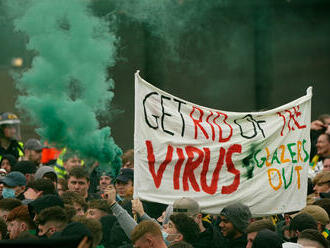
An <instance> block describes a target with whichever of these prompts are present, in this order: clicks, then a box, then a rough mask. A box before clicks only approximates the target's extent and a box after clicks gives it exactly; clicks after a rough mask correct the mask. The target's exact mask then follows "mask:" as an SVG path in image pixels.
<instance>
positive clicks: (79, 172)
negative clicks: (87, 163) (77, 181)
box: [69, 166, 89, 182]
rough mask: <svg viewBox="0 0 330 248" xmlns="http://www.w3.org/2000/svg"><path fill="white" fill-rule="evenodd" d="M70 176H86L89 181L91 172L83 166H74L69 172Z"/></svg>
mask: <svg viewBox="0 0 330 248" xmlns="http://www.w3.org/2000/svg"><path fill="white" fill-rule="evenodd" d="M70 177H75V178H86V179H87V182H89V174H88V171H87V170H86V169H85V168H83V167H81V166H78V167H73V168H72V170H70V172H69V178H70Z"/></svg>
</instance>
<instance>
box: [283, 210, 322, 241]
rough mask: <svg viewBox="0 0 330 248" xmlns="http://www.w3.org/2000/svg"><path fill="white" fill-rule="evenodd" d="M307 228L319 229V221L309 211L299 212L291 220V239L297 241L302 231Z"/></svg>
mask: <svg viewBox="0 0 330 248" xmlns="http://www.w3.org/2000/svg"><path fill="white" fill-rule="evenodd" d="M306 229H314V230H317V223H316V221H315V220H314V218H313V217H312V216H311V215H309V214H307V213H299V214H298V215H296V216H294V217H293V219H292V220H291V222H290V227H289V231H290V241H291V242H294V243H296V242H297V239H298V237H299V235H300V233H301V232H302V231H304V230H306Z"/></svg>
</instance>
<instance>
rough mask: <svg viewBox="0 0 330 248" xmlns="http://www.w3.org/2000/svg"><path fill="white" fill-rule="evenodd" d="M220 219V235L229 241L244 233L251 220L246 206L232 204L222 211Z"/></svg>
mask: <svg viewBox="0 0 330 248" xmlns="http://www.w3.org/2000/svg"><path fill="white" fill-rule="evenodd" d="M220 219H221V221H220V224H219V226H220V228H221V233H222V235H223V236H224V237H226V238H229V239H236V238H239V237H241V236H242V235H243V233H245V231H246V228H247V226H248V224H249V221H250V219H251V212H250V209H249V207H248V206H246V205H243V204H242V203H234V204H231V205H229V206H226V207H225V208H224V209H222V211H221V212H220Z"/></svg>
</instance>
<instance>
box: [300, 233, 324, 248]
mask: <svg viewBox="0 0 330 248" xmlns="http://www.w3.org/2000/svg"><path fill="white" fill-rule="evenodd" d="M299 239H308V240H312V241H315V242H317V243H319V244H320V245H322V246H323V247H324V248H328V241H327V240H326V239H325V238H324V236H323V235H322V234H321V233H320V232H319V231H318V230H314V229H306V230H304V231H302V232H301V233H300V235H299V237H298V240H299Z"/></svg>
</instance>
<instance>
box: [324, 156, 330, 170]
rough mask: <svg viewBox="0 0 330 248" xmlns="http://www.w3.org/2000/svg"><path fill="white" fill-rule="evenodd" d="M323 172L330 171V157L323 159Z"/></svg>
mask: <svg viewBox="0 0 330 248" xmlns="http://www.w3.org/2000/svg"><path fill="white" fill-rule="evenodd" d="M323 171H330V157H326V158H324V159H323Z"/></svg>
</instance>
